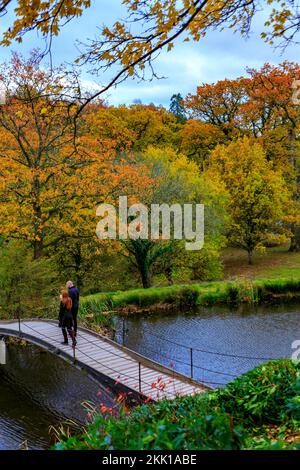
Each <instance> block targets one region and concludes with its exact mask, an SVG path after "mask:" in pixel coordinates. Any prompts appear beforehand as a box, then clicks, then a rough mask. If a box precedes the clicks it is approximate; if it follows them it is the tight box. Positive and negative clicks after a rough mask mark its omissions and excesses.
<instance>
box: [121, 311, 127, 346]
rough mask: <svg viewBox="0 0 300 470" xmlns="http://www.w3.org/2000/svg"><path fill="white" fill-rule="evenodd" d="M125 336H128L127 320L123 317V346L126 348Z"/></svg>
mask: <svg viewBox="0 0 300 470" xmlns="http://www.w3.org/2000/svg"><path fill="white" fill-rule="evenodd" d="M125 335H126V330H125V318H124V317H123V327H122V344H123V346H125Z"/></svg>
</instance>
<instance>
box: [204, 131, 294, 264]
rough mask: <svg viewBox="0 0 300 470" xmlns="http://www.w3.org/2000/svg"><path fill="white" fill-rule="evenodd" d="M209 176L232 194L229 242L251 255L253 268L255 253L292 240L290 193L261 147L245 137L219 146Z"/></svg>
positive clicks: (212, 157) (229, 201)
mask: <svg viewBox="0 0 300 470" xmlns="http://www.w3.org/2000/svg"><path fill="white" fill-rule="evenodd" d="M208 174H209V175H210V177H211V178H212V179H215V182H216V185H219V186H220V187H222V185H223V187H224V189H225V191H226V192H227V194H228V205H227V207H228V211H229V215H230V217H231V228H230V230H229V234H228V236H229V242H231V243H233V244H235V245H238V246H240V247H241V248H243V249H244V250H246V251H247V253H248V262H249V264H252V262H253V252H254V250H257V249H263V248H264V247H265V246H266V244H267V243H268V242H269V241H270V240H272V241H275V240H277V241H281V242H282V241H285V240H286V239H287V238H288V237H289V236H290V233H289V231H288V230H286V229H285V224H284V222H285V218H286V217H288V215H289V198H290V193H289V191H288V189H287V185H286V184H285V181H284V179H283V177H282V174H281V172H280V171H278V170H275V169H274V167H273V164H272V162H270V161H268V160H267V158H266V154H265V152H264V150H263V148H262V147H261V145H259V144H258V143H257V142H252V141H251V140H250V139H249V138H247V137H244V138H243V139H240V140H238V141H237V142H232V143H230V144H229V145H228V146H224V145H223V146H218V147H217V148H216V149H215V150H214V151H213V152H212V154H211V166H210V169H209V170H208Z"/></svg>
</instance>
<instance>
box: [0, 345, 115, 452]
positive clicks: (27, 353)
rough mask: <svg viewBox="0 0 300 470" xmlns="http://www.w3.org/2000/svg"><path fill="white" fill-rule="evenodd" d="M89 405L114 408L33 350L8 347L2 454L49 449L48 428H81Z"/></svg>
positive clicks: (1, 404)
mask: <svg viewBox="0 0 300 470" xmlns="http://www.w3.org/2000/svg"><path fill="white" fill-rule="evenodd" d="M99 391H100V392H101V397H100V396H98V395H97V393H98V392H99ZM86 401H90V402H92V403H94V404H97V403H99V401H101V402H104V403H105V404H106V405H107V406H112V404H113V395H112V393H110V392H109V391H107V390H106V389H104V388H101V387H100V386H99V385H98V384H96V383H95V382H94V381H92V380H91V379H89V378H88V377H87V376H86V375H84V374H83V373H82V372H80V371H79V370H77V369H75V368H74V367H72V366H71V365H68V364H67V363H66V362H64V361H63V360H62V359H59V358H57V357H55V356H52V355H51V354H49V353H47V352H43V351H41V350H40V349H39V348H37V347H35V346H31V345H27V346H25V347H24V346H15V345H9V346H8V350H7V364H6V365H0V450H4V449H19V448H20V447H22V446H24V444H23V443H25V446H27V447H28V448H29V449H45V448H49V445H50V444H51V443H52V442H53V435H52V438H51V433H49V428H50V426H58V425H59V424H60V423H62V422H65V421H66V420H67V419H70V420H73V421H75V422H76V423H78V424H83V423H84V422H85V421H86V419H87V411H86V409H85V408H84V406H83V405H82V403H83V402H86Z"/></svg>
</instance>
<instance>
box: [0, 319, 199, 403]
mask: <svg viewBox="0 0 300 470" xmlns="http://www.w3.org/2000/svg"><path fill="white" fill-rule="evenodd" d="M0 335H7V336H9V335H13V336H19V324H18V322H17V321H4V322H0ZM21 336H22V337H23V338H24V339H27V340H28V341H30V342H32V343H35V344H38V345H40V346H41V347H43V348H46V349H48V350H49V351H50V352H53V353H55V354H58V355H60V356H62V357H63V358H65V359H66V360H69V361H74V351H73V348H72V347H71V345H67V346H66V345H62V344H61V342H62V340H63V338H62V333H61V330H60V328H58V325H57V322H55V321H51V320H47V321H46V320H23V321H21ZM77 341H78V342H77V346H76V348H75V358H76V364H77V366H78V367H80V368H82V369H86V370H87V372H88V373H91V375H93V377H94V378H96V379H99V381H101V380H102V379H103V378H107V379H109V381H111V382H112V383H115V384H120V385H123V386H125V387H127V388H128V389H130V390H133V391H134V392H138V393H141V394H142V395H144V396H146V397H149V398H151V399H152V400H155V401H157V400H160V399H163V398H168V399H172V398H175V396H178V395H191V394H194V393H201V392H204V391H205V390H207V389H208V387H207V386H205V385H202V384H199V383H197V382H195V381H193V380H191V379H189V378H188V377H186V376H184V375H182V374H179V373H177V372H174V371H172V370H171V369H168V368H167V367H164V366H162V365H160V364H157V363H155V362H153V361H151V360H149V359H147V358H145V357H144V356H141V355H139V354H137V353H135V352H133V351H131V350H129V349H128V348H125V347H123V346H120V345H119V344H117V343H115V342H114V341H111V340H109V339H107V338H105V337H102V336H100V335H98V334H96V333H94V332H92V331H89V330H86V329H84V328H79V329H78V333H77Z"/></svg>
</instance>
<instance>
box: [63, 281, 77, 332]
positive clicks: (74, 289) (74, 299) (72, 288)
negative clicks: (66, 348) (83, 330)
mask: <svg viewBox="0 0 300 470" xmlns="http://www.w3.org/2000/svg"><path fill="white" fill-rule="evenodd" d="M66 287H67V289H68V292H69V297H70V298H71V299H72V315H73V322H74V333H75V336H77V315H78V309H79V290H78V288H77V287H76V286H74V284H73V282H72V281H68V282H67V284H66Z"/></svg>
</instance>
